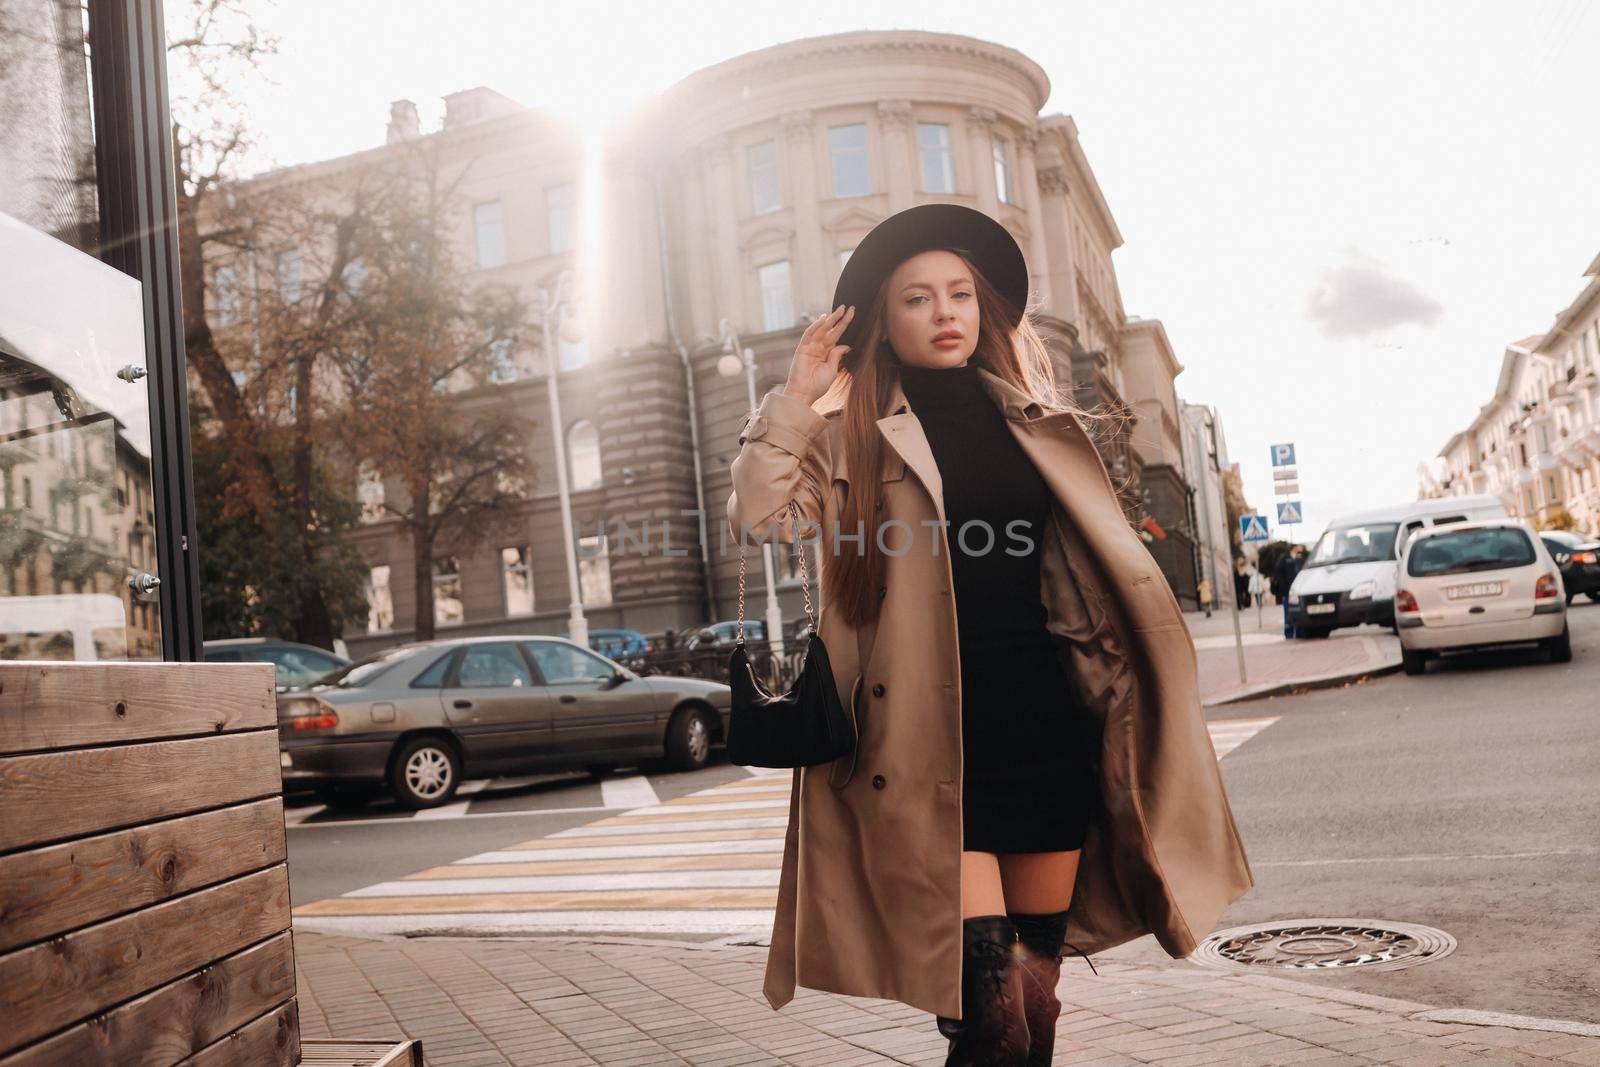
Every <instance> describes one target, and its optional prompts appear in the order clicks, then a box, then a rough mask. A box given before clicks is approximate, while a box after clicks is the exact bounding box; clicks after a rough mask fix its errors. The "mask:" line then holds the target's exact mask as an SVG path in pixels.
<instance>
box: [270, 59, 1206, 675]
mask: <svg viewBox="0 0 1600 1067" xmlns="http://www.w3.org/2000/svg"><path fill="white" fill-rule="evenodd" d="M1048 96H1049V81H1048V79H1047V77H1046V75H1045V73H1044V71H1043V70H1042V69H1041V68H1040V67H1039V66H1038V65H1037V64H1036V63H1034V62H1033V61H1032V60H1030V59H1029V58H1027V57H1026V56H1025V55H1023V54H1022V53H1020V52H1017V51H1015V50H1013V49H1009V48H1005V47H1001V46H999V45H995V44H991V43H988V42H984V41H979V40H975V39H972V38H967V37H961V36H955V35H948V34H937V33H923V32H913V31H886V32H878V31H870V32H856V33H845V34H836V35H830V36H823V37H815V38H807V39H804V40H799V41H794V42H789V43H786V44H781V45H777V46H774V47H771V48H765V49H761V50H759V51H756V52H751V53H748V54H745V55H742V56H738V57H736V58H733V59H730V60H728V61H726V62H723V63H718V64H716V65H714V66H711V67H707V68H704V69H702V70H699V71H697V72H695V73H694V74H691V75H690V76H688V77H687V78H685V79H683V80H682V81H681V82H679V83H677V84H676V85H673V86H672V87H670V88H669V89H667V90H666V91H665V92H664V93H662V94H661V95H660V96H659V97H658V98H656V99H654V100H652V101H651V102H650V103H649V104H648V105H647V106H644V107H642V108H640V109H638V110H637V111H636V112H634V113H633V114H631V115H630V116H629V117H628V118H626V119H624V120H620V121H618V122H616V123H614V124H612V125H611V126H609V127H608V128H607V129H605V130H604V131H593V130H591V131H585V130H582V129H578V128H575V127H574V126H572V125H570V124H564V123H562V122H561V121H559V120H557V119H556V118H554V117H552V116H550V115H549V114H546V113H544V112H542V111H537V110H532V109H526V108H522V107H520V106H519V105H517V104H515V103H514V102H512V101H509V100H507V99H506V98H505V97H503V96H501V95H500V94H498V93H495V92H494V91H493V90H490V89H484V88H480V89H474V90H468V91H466V92H463V93H455V94H452V95H451V96H450V97H448V98H447V100H446V116H445V121H444V125H443V128H442V129H440V130H438V131H435V132H432V133H428V134H423V133H422V132H421V131H420V130H419V129H418V128H417V121H416V109H415V107H414V105H411V104H410V103H409V102H406V101H400V102H397V103H396V104H395V105H394V106H393V108H392V110H391V117H390V125H389V141H390V142H391V143H390V144H388V145H385V146H383V147H379V148H376V149H373V150H371V151H370V152H367V153H358V154H356V155H355V156H351V157H343V158H342V159H340V160H330V161H325V162H323V163H317V164H312V165H309V166H307V167H301V168H295V169H294V170H293V171H292V172H287V173H281V174H279V175H275V176H271V180H277V181H288V182H306V181H312V180H323V179H326V178H327V177H328V176H329V175H330V174H333V173H335V172H338V171H339V170H340V169H341V168H347V167H348V166H349V165H350V164H351V163H352V162H353V161H356V160H361V161H364V162H366V163H370V162H372V161H373V160H374V159H381V158H382V154H383V153H385V152H392V151H395V150H396V145H397V144H399V143H402V142H407V141H412V140H416V139H420V138H434V139H436V140H437V142H438V146H439V149H440V153H441V158H443V159H445V160H447V161H449V164H450V166H452V167H453V168H455V171H454V174H455V175H456V176H457V177H458V178H459V187H460V189H461V195H462V200H463V210H462V213H461V215H462V217H461V223H460V230H459V240H460V242H461V247H462V248H463V249H464V250H466V253H467V255H466V258H467V259H468V260H469V261H470V262H472V263H473V264H475V269H476V273H477V275H478V276H481V277H482V278H483V279H484V280H486V281H489V280H492V281H500V282H506V283H509V284H511V285H513V286H516V287H518V288H520V289H522V290H523V291H525V292H528V293H530V294H531V293H532V292H534V291H535V290H537V289H539V288H541V287H543V288H546V289H551V290H553V289H554V288H555V285H556V280H557V278H558V276H559V275H560V274H561V273H562V272H563V271H570V272H571V275H572V277H573V278H574V279H575V280H576V300H575V303H574V309H575V310H574V312H573V317H572V321H571V322H566V321H564V322H563V323H562V324H561V332H562V333H563V334H565V335H568V336H571V337H577V336H579V335H581V337H582V340H581V341H571V342H563V343H562V344H561V345H560V346H559V348H558V351H557V352H556V353H554V355H555V357H556V359H557V363H558V370H557V377H556V382H557V388H558V390H559V395H560V402H561V407H562V414H563V420H564V422H565V423H566V425H565V426H563V427H562V428H561V432H562V433H563V435H564V440H565V441H566V442H567V451H568V467H569V472H570V474H571V475H572V478H571V480H572V482H573V491H572V494H571V501H572V508H573V515H574V519H575V521H576V526H577V533H578V535H579V537H580V538H583V537H588V538H589V540H588V541H587V542H586V543H585V548H586V554H585V558H584V559H583V560H582V570H583V572H584V573H583V576H582V584H583V586H584V596H583V599H584V604H585V615H586V618H587V620H588V625H589V627H590V629H591V630H594V629H599V628H607V627H626V628H631V629H637V630H641V631H644V632H647V633H653V632H660V631H663V630H667V629H676V628H680V627H685V626H690V625H699V624H702V623H704V622H705V621H707V620H708V619H716V618H729V617H731V616H732V614H733V611H734V594H735V577H736V574H737V556H736V549H735V546H733V545H732V544H731V543H729V542H730V540H731V539H730V538H729V537H728V536H727V535H726V533H725V532H724V531H725V530H726V524H725V521H724V504H725V502H726V500H727V497H728V494H729V490H730V479H729V473H728V467H729V463H730V462H731V461H732V459H733V458H734V456H735V455H736V454H737V451H738V447H739V446H738V428H739V425H740V422H741V421H742V419H743V418H744V416H745V415H746V414H747V413H748V412H749V410H750V397H749V392H750V390H749V384H748V382H747V380H746V376H745V372H744V370H743V369H742V368H741V366H740V362H741V361H740V358H739V356H738V353H739V352H741V351H744V350H748V352H749V354H750V357H751V360H752V362H753V365H754V367H755V375H756V390H755V392H756V396H757V398H758V399H759V397H760V396H761V395H763V394H764V393H766V392H767V391H768V390H771V389H776V388H780V387H781V385H782V383H783V381H784V377H785V375H786V373H787V368H788V364H789V361H790V359H791V358H792V356H793V352H794V348H795V344H796V342H797V340H798V338H799V335H800V333H801V331H802V330H803V329H804V325H805V323H807V322H809V321H810V320H811V319H812V318H813V317H814V316H815V315H816V314H819V313H821V312H822V311H823V310H825V309H826V308H827V306H828V303H829V301H830V299H831V296H832V292H833V287H834V284H835V282H836V281H837V278H838V275H839V272H840V270H841V268H842V266H843V263H844V261H845V259H846V258H848V256H849V254H850V252H851V250H852V249H853V248H854V247H855V245H856V243H857V242H858V241H859V240H860V239H861V238H862V237H864V236H865V235H866V233H867V232H868V231H869V230H871V229H872V227H873V226H875V225H876V224H877V223H878V222H879V221H881V220H882V219H883V218H885V217H887V216H888V215H890V214H892V213H894V212H896V211H899V210H901V209H903V208H907V207H911V206H913V205H915V204H920V203H928V202H935V201H937V202H948V203H959V204H965V205H968V206H971V207H974V208H976V209H978V210H981V211H984V212H985V213H987V214H989V215H991V216H992V217H994V218H996V219H997V220H999V221H1000V222H1001V223H1002V224H1003V225H1005V226H1006V227H1007V229H1009V230H1010V231H1011V232H1012V234H1013V235H1014V236H1015V237H1016V238H1017V241H1018V243H1019V244H1020V245H1021V247H1022V248H1023V250H1024V251H1025V253H1026V255H1027V259H1028V264H1029V268H1030V273H1031V276H1030V305H1031V307H1032V309H1033V311H1034V313H1035V315H1036V318H1037V320H1038V322H1039V324H1040V326H1041V329H1042V332H1043V333H1044V334H1045V336H1046V337H1047V339H1048V340H1049V343H1050V345H1051V349H1052V354H1053V356H1054V359H1055V363H1056V366H1057V375H1058V380H1059V382H1060V383H1061V384H1062V386H1063V387H1064V388H1069V389H1070V391H1071V394H1072V396H1073V397H1074V398H1075V399H1076V400H1077V401H1078V402H1079V403H1080V404H1082V405H1083V406H1084V407H1086V408H1095V409H1100V410H1105V411H1109V412H1112V413H1120V414H1121V415H1122V416H1124V418H1123V419H1122V422H1124V423H1126V422H1127V421H1128V418H1127V417H1129V416H1132V415H1134V413H1135V412H1136V410H1137V411H1138V413H1139V414H1141V415H1143V416H1146V417H1148V418H1150V419H1153V420H1157V421H1158V422H1160V429H1159V431H1153V432H1152V434H1150V435H1148V440H1147V441H1146V442H1145V443H1144V444H1135V443H1134V442H1133V440H1132V439H1130V438H1129V436H1128V434H1127V433H1126V432H1124V433H1122V434H1121V435H1120V436H1118V437H1116V438H1114V439H1110V440H1106V441H1104V442H1103V447H1104V448H1105V453H1106V457H1107V463H1108V466H1109V467H1110V468H1111V470H1112V474H1113V478H1114V479H1115V480H1116V481H1117V482H1118V484H1119V486H1120V487H1121V489H1122V493H1123V497H1124V502H1125V505H1126V508H1127V511H1128V514H1129V516H1130V520H1133V521H1137V520H1138V519H1140V518H1142V517H1143V516H1144V515H1145V514H1146V513H1147V509H1150V508H1154V509H1156V510H1158V511H1161V512H1162V514H1163V515H1166V514H1168V513H1169V512H1170V511H1171V510H1172V509H1173V508H1176V507H1177V506H1178V505H1177V503H1176V501H1177V500H1179V499H1180V498H1181V497H1182V495H1183V490H1182V489H1181V485H1182V482H1183V476H1182V473H1181V459H1180V450H1178V449H1176V448H1174V447H1173V446H1172V441H1171V440H1170V437H1171V433H1170V430H1171V427H1170V425H1169V424H1170V423H1172V421H1173V420H1174V419H1175V418H1176V415H1175V404H1176V399H1175V396H1174V394H1173V390H1172V381H1171V379H1172V376H1173V375H1175V374H1177V373H1178V371H1179V370H1180V369H1181V367H1180V365H1179V364H1178V362H1177V360H1176V358H1175V357H1173V355H1172V352H1171V346H1170V345H1169V344H1168V343H1167V341H1166V337H1165V333H1164V332H1163V331H1161V328H1160V324H1159V323H1158V322H1154V321H1144V320H1139V321H1135V322H1133V323H1131V324H1130V322H1129V320H1128V319H1127V316H1126V315H1125V313H1124V311H1123V307H1122V299H1121V295H1120V292H1119V290H1118V286H1117V280H1116V274H1115V271H1114V269H1113V266H1112V261H1111V256H1112V252H1113V251H1114V250H1115V249H1116V248H1117V247H1119V246H1120V245H1121V244H1122V236H1121V233H1120V232H1119V231H1118V229H1117V225H1116V222H1115V220H1114V218H1113V217H1112V215H1111V211H1110V208H1109V207H1108V205H1107V202H1106V199H1105V197H1104V195H1103V194H1102V192H1101V190H1100V187H1099V185H1098V183H1097V181H1096V180H1095V176H1094V173H1093V171H1092V169H1091V168H1090V166H1089V163H1088V159H1087V157H1086V155H1085V153H1084V151H1083V148H1082V145H1081V144H1080V142H1079V137H1078V130H1077V126H1076V124H1075V123H1074V122H1073V120H1072V119H1071V118H1070V117H1068V116H1066V115H1059V114H1052V115H1040V114H1039V112H1040V109H1041V108H1042V107H1043V105H1044V102H1045V100H1046V99H1047V98H1048ZM263 180H266V179H263ZM1130 351H1131V352H1132V353H1133V354H1132V356H1131V357H1130V354H1129V353H1130ZM547 367H548V363H547V361H546V358H545V356H544V355H543V354H541V353H539V352H537V351H527V352H518V353H515V354H514V358H513V359H512V360H511V365H510V366H508V373H507V375H506V377H507V379H508V380H506V381H504V382H502V383H499V384H496V385H494V386H492V387H490V388H493V389H495V390H497V391H498V395H500V396H501V397H503V399H504V401H505V402H508V403H515V404H519V405H526V406H527V410H528V411H529V412H532V413H541V414H542V413H546V412H548V404H547V395H546V389H547V379H546V369H547ZM1130 368H1132V369H1131V370H1130ZM1130 374H1131V375H1132V379H1131V380H1130ZM473 391H474V390H473V389H466V390H464V393H465V394H470V393H472V392H473ZM1136 404H1137V408H1136ZM1161 420H1165V421H1161ZM1140 440H1145V438H1141V439H1140ZM529 447H530V449H531V450H532V453H533V458H534V460H535V463H536V464H537V466H538V469H539V470H540V472H541V476H540V478H539V483H538V484H537V485H535V486H534V487H533V489H532V492H531V494H530V497H529V500H528V503H527V505H526V508H525V509H524V512H525V513H524V514H522V515H520V516H518V517H517V518H516V520H515V522H514V523H512V524H511V525H510V526H508V527H507V529H506V530H505V531H503V532H500V533H497V534H496V535H494V537H493V538H491V539H488V540H486V541H485V542H484V543H483V544H482V545H481V546H480V547H479V548H478V549H476V550H474V551H471V552H462V553H460V554H459V555H457V556H455V557H446V558H445V559H444V561H443V562H442V565H436V568H435V570H436V573H437V575H438V577H437V578H436V580H435V585H436V589H437V590H439V592H440V596H439V597H437V598H436V600H437V603H436V613H437V614H438V621H439V622H440V623H441V625H447V626H451V627H456V628H459V630H460V631H464V632H469V633H479V632H482V633H490V632H506V631H509V630H520V631H531V632H564V631H565V629H566V626H567V613H568V600H569V597H568V588H567V587H568V582H567V574H566V566H565V560H564V552H563V550H562V546H561V523H560V514H559V498H558V495H557V492H556V489H555V479H554V478H553V477H552V476H549V472H551V471H552V470H553V465H554V445H553V444H552V442H551V432H550V428H549V427H548V425H547V424H546V425H544V426H543V428H542V429H541V430H540V431H538V432H535V434H534V435H533V440H532V441H530V442H529ZM1147 470H1150V471H1153V472H1154V474H1153V476H1154V481H1155V485H1154V486H1152V487H1151V491H1150V492H1149V493H1148V494H1147V492H1146V487H1145V485H1144V476H1145V472H1146V471H1147ZM393 488H394V487H393V486H391V485H387V484H385V483H384V481H383V475H382V472H369V481H368V484H366V486H365V488H364V490H363V491H365V492H367V493H368V494H371V495H374V496H375V495H376V494H378V493H380V492H386V491H393ZM702 506H703V508H704V512H703V524H704V529H705V531H706V535H707V538H706V541H705V542H701V541H700V536H699V535H700V529H701V524H702V517H701V515H700V514H697V512H699V511H700V509H701V507H702ZM1161 521H1162V523H1163V525H1165V519H1163V520H1161ZM646 522H649V523H652V524H653V525H652V527H651V533H650V541H651V548H650V550H649V551H648V552H641V551H639V549H638V548H637V542H636V541H635V542H634V543H633V544H627V545H625V544H624V543H623V541H622V540H621V539H619V536H618V535H619V528H618V526H617V524H618V523H622V524H624V525H625V526H626V528H627V529H628V530H631V531H633V532H634V534H635V536H637V531H638V530H639V529H640V527H641V526H642V525H643V524H645V523H646ZM602 524H604V526H605V533H606V535H607V536H606V538H605V540H604V550H605V553H604V555H598V554H596V552H597V549H598V547H599V545H600V543H601V542H600V541H599V540H598V537H597V535H598V533H599V532H600V526H601V525H602ZM656 524H660V525H656ZM666 524H670V531H671V533H670V552H671V554H668V552H667V551H663V550H662V546H661V539H662V532H661V528H660V526H661V525H666ZM361 540H362V547H363V549H364V550H365V552H366V553H367V555H368V557H369V558H370V559H371V561H372V564H373V581H372V588H371V591H370V597H369V599H370V601H371V602H372V605H373V608H374V611H373V621H372V622H371V623H370V624H369V626H368V628H367V631H366V632H362V633H352V634H348V635H347V636H346V640H347V642H348V644H349V645H350V648H351V650H352V652H356V653H359V652H361V651H365V650H367V649H370V648H375V647H379V646H381V645H387V644H392V643H395V642H397V641H399V640H402V639H404V638H406V637H407V636H408V634H409V631H410V625H411V615H412V605H411V601H412V598H411V595H410V591H409V589H407V588H406V586H407V585H408V584H409V578H407V580H405V581H402V580H400V579H401V577H402V576H409V575H410V573H411V564H410V560H409V548H408V544H407V542H406V540H405V538H404V537H403V536H402V535H401V534H400V532H399V531H398V530H397V529H395V528H394V526H393V523H392V522H391V521H385V520H382V519H378V520H377V521H374V522H372V523H371V524H370V525H368V526H366V527H365V528H364V529H363V531H362V533H361ZM1169 547H1173V548H1176V547H1177V546H1176V545H1174V546H1169ZM1169 555H1172V553H1165V554H1163V555H1161V562H1162V566H1163V568H1164V569H1165V568H1169V567H1170V568H1172V569H1171V570H1169V571H1168V577H1169V579H1171V580H1173V585H1174V588H1175V589H1179V590H1180V591H1181V590H1183V589H1185V588H1192V575H1191V572H1192V563H1191V564H1188V565H1187V566H1188V567H1189V568H1190V570H1189V571H1185V570H1184V569H1183V568H1184V567H1185V566H1186V565H1185V564H1184V563H1183V562H1182V561H1181V559H1180V558H1178V557H1180V556H1181V555H1182V553H1181V552H1178V553H1177V555H1176V556H1174V557H1173V558H1172V559H1168V558H1167V556H1169ZM777 571H778V574H777V582H778V587H779V590H780V593H781V600H782V605H783V608H784V613H785V617H786V618H787V619H790V620H793V619H795V618H797V617H799V616H800V595H799V581H798V570H797V568H796V567H795V566H794V563H793V560H792V559H784V560H780V561H779V563H778V566H777ZM752 574H753V575H755V576H756V581H755V583H754V585H753V587H752V588H753V589H754V591H755V594H754V595H755V606H754V607H753V608H750V607H748V606H747V612H748V614H749V615H751V616H755V617H759V616H760V614H761V596H762V594H761V590H762V588H763V586H762V580H761V577H760V575H761V570H760V567H759V565H757V566H755V567H753V568H752Z"/></svg>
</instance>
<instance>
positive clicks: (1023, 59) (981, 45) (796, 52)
mask: <svg viewBox="0 0 1600 1067" xmlns="http://www.w3.org/2000/svg"><path fill="white" fill-rule="evenodd" d="M885 52H902V53H906V54H907V55H917V54H922V55H929V56H937V57H941V58H945V57H950V56H961V57H964V58H968V59H976V60H981V61H983V62H986V63H993V64H996V65H998V66H1001V67H1004V68H1005V69H1007V70H1009V71H1010V72H1011V73H1012V74H1014V75H1016V76H1017V78H1018V79H1019V80H1020V81H1021V82H1022V83H1023V84H1025V85H1026V86H1027V87H1028V89H1029V91H1030V94H1031V95H1032V97H1033V110H1034V111H1035V112H1037V111H1038V110H1039V109H1040V108H1042V107H1043V106H1044V102H1045V101H1046V100H1048V99H1049V98H1050V77H1049V75H1047V74H1046V73H1045V71H1044V68H1043V67H1041V66H1039V64H1037V63H1035V62H1034V61H1033V60H1031V59H1029V58H1028V57H1027V56H1025V55H1023V54H1022V53H1021V52H1018V51H1017V50H1016V49H1013V48H1008V47H1006V46H1005V45H1001V44H995V43H993V42H991V41H984V40H981V39H979V38H977V37H967V36H963V35H961V34H952V33H932V32H928V31H924V30H856V31H852V32H849V33H834V34H826V35H824V36H820V37H805V38H801V39H800V40H795V41H786V42H784V43H782V44H776V45H772V46H771V47H768V48H760V49H757V50H756V51H754V52H746V53H744V54H742V55H738V56H734V57H733V58H732V59H726V60H723V61H722V62H721V63H716V64H713V65H712V66H709V67H702V68H701V69H700V70H697V71H695V72H694V73H692V74H690V75H688V76H687V77H684V78H683V79H681V80H679V81H677V82H675V83H673V84H672V85H670V86H668V87H667V89H666V90H665V91H664V92H663V93H662V94H661V96H662V99H663V100H664V101H667V102H669V103H670V102H672V101H676V100H678V99H681V98H684V97H692V96H694V95H695V94H696V93H701V92H716V91H719V90H720V89H721V87H722V86H724V85H725V83H727V82H729V81H732V80H736V79H739V78H742V77H747V76H749V75H750V74H753V73H760V74H762V75H764V76H770V75H771V73H772V69H773V67H774V66H775V65H777V64H789V63H801V62H815V61H817V60H841V61H843V63H844V65H850V64H853V63H856V62H859V60H860V58H861V57H862V56H863V55H866V54H874V55H877V56H881V55H882V54H883V53H885Z"/></svg>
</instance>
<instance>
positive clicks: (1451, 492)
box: [1418, 257, 1600, 535]
mask: <svg viewBox="0 0 1600 1067" xmlns="http://www.w3.org/2000/svg"><path fill="white" fill-rule="evenodd" d="M1584 277H1585V278H1586V279H1587V282H1586V284H1585V285H1584V286H1583V288H1582V290H1581V291H1580V292H1579V293H1578V295H1577V296H1576V297H1575V298H1574V299H1573V300H1572V301H1571V302H1570V303H1568V304H1567V306H1566V307H1565V308H1563V309H1562V310H1561V312H1560V313H1559V314H1557V316H1556V318H1555V321H1554V322H1553V323H1552V324H1551V326H1550V328H1549V329H1548V330H1546V331H1545V332H1544V333H1542V334H1535V335H1533V336H1531V337H1525V338H1523V339H1522V340H1521V341H1517V342H1516V343H1514V344H1511V345H1507V346H1506V349H1505V353H1504V355H1503V356H1502V357H1501V361H1500V374H1499V377H1498V379H1497V381H1496V383H1495V390H1494V396H1493V397H1492V398H1491V399H1490V400H1489V402H1488V403H1486V404H1484V405H1483V407H1481V408H1480V409H1479V410H1478V414H1477V415H1476V416H1475V417H1474V418H1473V420H1472V422H1471V423H1469V424H1468V425H1467V427H1466V428H1465V429H1464V430H1462V431H1461V432H1459V433H1457V434H1455V435H1454V436H1452V437H1451V438H1450V440H1449V441H1447V442H1446V443H1445V446H1444V448H1443V449H1442V450H1441V451H1440V453H1439V455H1438V457H1437V458H1436V459H1435V460H1434V461H1433V462H1432V463H1429V464H1424V465H1423V466H1422V468H1421V470H1420V471H1419V477H1420V485H1419V486H1418V492H1419V495H1420V496H1421V497H1423V498H1428V497H1442V496H1469V495H1478V494H1492V495H1495V496H1498V497H1499V498H1500V499H1501V501H1502V502H1503V503H1504V504H1505V505H1506V509H1507V510H1508V511H1509V512H1510V513H1511V514H1513V515H1517V516H1520V517H1523V518H1526V519H1529V520H1530V521H1532V522H1533V523H1534V524H1535V525H1536V526H1540V527H1548V526H1551V525H1564V524H1566V523H1567V521H1568V519H1567V517H1568V516H1570V521H1571V523H1573V524H1574V525H1575V526H1576V527H1577V529H1578V530H1580V531H1582V532H1584V533H1588V534H1592V535H1600V257H1596V258H1595V260H1594V261H1593V262H1592V263H1590V264H1589V267H1588V269H1587V270H1586V271H1585V272H1584Z"/></svg>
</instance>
